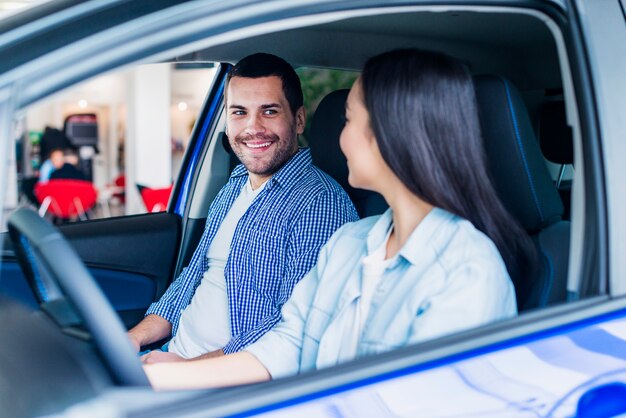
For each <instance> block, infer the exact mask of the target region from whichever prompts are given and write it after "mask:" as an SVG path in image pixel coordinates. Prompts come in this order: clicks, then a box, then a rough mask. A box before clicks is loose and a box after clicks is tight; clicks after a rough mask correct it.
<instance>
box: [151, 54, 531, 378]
mask: <svg viewBox="0 0 626 418" xmlns="http://www.w3.org/2000/svg"><path fill="white" fill-rule="evenodd" d="M340 145H341V149H342V151H343V153H344V154H345V155H346V157H347V161H348V168H349V182H350V184H351V185H352V186H354V187H360V188H363V189H368V190H374V191H377V192H379V193H381V194H382V195H383V197H384V198H385V200H386V201H387V203H388V204H389V209H388V210H387V211H386V212H385V213H384V214H383V215H381V216H375V217H370V218H366V219H363V220H361V221H358V222H355V223H349V224H346V225H344V226H343V227H342V228H340V229H339V230H338V231H337V232H336V233H335V234H334V235H333V236H332V237H331V239H330V240H329V241H328V243H327V244H326V245H325V246H324V247H323V249H322V250H321V252H320V255H319V259H318V262H317V265H316V266H315V268H313V269H312V270H311V272H310V273H309V274H308V275H307V276H306V277H305V278H304V279H303V280H302V281H301V282H300V283H299V284H298V285H297V286H296V288H295V290H294V292H293V295H292V297H291V299H290V300H289V301H288V302H287V303H286V304H285V305H284V307H283V310H282V320H281V322H280V323H278V324H277V325H276V327H274V328H273V329H272V330H270V331H269V332H268V333H266V334H265V335H264V336H263V337H262V338H261V339H259V340H258V341H257V342H256V343H254V344H252V345H250V346H248V347H246V348H245V349H244V350H243V351H241V352H238V353H234V354H231V355H228V356H224V357H220V358H213V359H202V360H197V361H191V362H186V363H160V364H145V365H144V370H145V372H146V374H147V376H148V378H149V379H150V382H151V384H152V386H153V387H154V388H156V389H175V388H201V387H215V386H227V385H234V384H243V383H251V382H258V381H264V380H269V379H272V378H278V377H283V376H290V375H294V374H296V373H300V372H303V371H307V370H314V369H320V368H324V367H329V366H333V365H336V364H339V363H342V362H345V361H349V360H351V359H354V358H357V357H363V356H367V355H372V354H375V353H381V352H384V351H387V350H391V349H394V348H398V347H402V346H406V345H409V344H414V343H417V342H421V341H425V340H428V339H432V338H436V337H440V336H444V335H446V334H450V333H452V332H457V331H461V330H464V329H468V328H471V327H476V326H479V325H483V324H487V323H490V322H493V321H498V320H502V319H505V318H510V317H512V316H514V315H516V313H517V309H516V302H515V291H514V288H513V284H512V281H511V278H510V275H514V276H517V275H522V276H527V275H531V274H532V273H533V272H534V266H535V260H536V254H535V250H534V246H533V244H532V242H531V241H530V238H529V237H528V236H527V235H526V233H525V232H524V231H523V230H522V228H521V227H520V226H519V225H518V224H517V223H516V221H515V220H514V219H513V217H512V216H511V215H510V214H509V213H508V212H507V211H506V210H505V208H504V206H503V205H502V203H501V202H500V201H499V199H498V197H497V196H496V192H495V190H494V188H493V186H492V184H491V182H490V180H489V175H488V173H487V171H486V163H485V159H484V155H483V151H482V141H481V135H480V127H479V121H478V113H477V107H476V99H475V94H474V89H473V85H472V78H471V76H470V74H469V72H468V71H467V69H466V68H465V67H464V66H463V65H462V64H461V63H460V62H459V61H457V60H455V59H453V58H450V57H448V56H445V55H443V54H440V53H434V52H425V51H419V50H398V51H392V52H388V53H384V54H382V55H379V56H376V57H374V58H372V59H370V60H369V61H368V62H367V63H366V64H365V68H364V70H363V73H362V75H361V76H360V78H359V79H357V81H356V82H355V83H354V85H353V87H352V89H351V91H350V94H349V96H348V100H347V104H346V125H345V127H344V129H343V132H342V134H341V139H340Z"/></svg>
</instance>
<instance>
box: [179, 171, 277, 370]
mask: <svg viewBox="0 0 626 418" xmlns="http://www.w3.org/2000/svg"><path fill="white" fill-rule="evenodd" d="M264 187H265V183H263V184H262V185H261V186H260V187H259V188H257V189H256V190H252V187H251V185H250V182H249V181H248V182H246V184H245V186H244V187H242V189H241V192H240V193H239V196H238V197H237V199H236V200H235V202H233V205H232V207H231V208H230V210H229V211H228V213H227V214H226V216H225V217H224V220H223V221H222V224H221V225H220V227H219V229H218V230H217V232H216V234H215V238H213V241H212V242H211V245H210V247H209V249H208V251H207V260H208V264H209V268H208V270H207V271H206V272H204V276H203V277H202V281H201V282H200V285H199V286H198V288H197V289H196V293H195V294H194V296H193V299H191V303H190V304H189V306H187V308H186V309H185V310H184V311H183V313H182V314H181V318H180V325H179V327H178V333H177V334H176V336H175V337H174V338H172V340H171V341H170V344H169V346H168V350H169V351H170V352H173V353H176V354H178V355H179V356H181V357H183V358H194V357H198V356H200V355H202V354H205V353H208V352H211V351H215V350H219V349H220V348H222V347H224V345H226V343H228V341H229V340H230V338H231V332H230V315H229V313H228V294H227V293H226V279H225V277H224V267H225V266H226V260H228V254H229V252H230V244H231V242H232V240H233V236H234V235H235V229H236V228H237V224H238V223H239V220H240V219H241V217H242V216H243V215H244V213H246V211H247V210H248V208H249V207H250V205H251V204H252V202H253V201H254V198H255V197H256V196H258V194H259V193H260V192H261V190H263V188H264Z"/></svg>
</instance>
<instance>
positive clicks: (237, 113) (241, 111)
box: [233, 110, 246, 116]
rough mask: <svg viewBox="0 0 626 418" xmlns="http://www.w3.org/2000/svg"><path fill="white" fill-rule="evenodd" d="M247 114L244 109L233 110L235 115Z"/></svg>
mask: <svg viewBox="0 0 626 418" xmlns="http://www.w3.org/2000/svg"><path fill="white" fill-rule="evenodd" d="M245 114H246V112H244V111H243V110H235V111H233V115H235V116H243V115H245Z"/></svg>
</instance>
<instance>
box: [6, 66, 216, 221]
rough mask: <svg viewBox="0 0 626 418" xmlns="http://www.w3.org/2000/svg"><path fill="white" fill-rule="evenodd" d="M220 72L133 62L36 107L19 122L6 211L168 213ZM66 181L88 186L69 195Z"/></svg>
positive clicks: (62, 216) (58, 217) (69, 215)
mask: <svg viewBox="0 0 626 418" xmlns="http://www.w3.org/2000/svg"><path fill="white" fill-rule="evenodd" d="M214 73H215V68H214V65H213V64H205V63H202V64H191V65H186V64H175V65H174V64H150V65H141V66H135V67H132V68H130V69H126V70H122V71H117V72H113V73H110V74H106V75H103V76H100V77H97V78H94V79H91V80H89V81H86V82H84V83H81V84H78V85H76V86H73V87H71V88H69V89H67V90H65V91H63V92H61V93H59V94H56V95H54V96H53V97H50V98H46V99H44V100H41V101H40V102H38V103H36V104H34V105H32V106H29V107H28V108H27V109H26V110H25V111H24V112H22V113H21V114H20V117H19V118H18V119H17V120H16V121H15V131H14V132H15V135H14V136H15V143H14V145H15V146H14V149H13V151H14V157H15V158H14V161H15V164H14V165H13V166H12V167H10V168H9V171H10V175H9V187H8V192H9V193H8V194H7V196H6V201H5V205H4V207H5V212H9V213H10V212H11V211H12V209H14V208H16V207H18V206H24V205H28V206H33V207H35V208H36V209H37V210H38V211H39V213H40V214H41V215H42V216H45V217H47V218H49V219H51V220H53V221H55V222H57V223H68V222H76V221H80V220H85V219H99V218H106V217H112V216H123V215H131V214H138V213H145V212H159V211H164V210H165V209H166V205H167V202H168V198H169V195H170V193H171V190H172V184H173V182H174V181H175V180H176V178H177V176H178V175H179V171H180V166H181V162H182V158H183V154H184V152H185V150H186V148H187V145H188V143H189V136H190V133H191V131H192V129H193V126H194V124H195V122H196V118H197V116H198V114H199V112H200V109H201V107H202V103H203V100H204V97H205V96H206V92H207V90H208V88H209V86H210V85H211V82H212V79H213V76H214ZM50 157H52V158H50ZM57 157H58V158H57ZM55 158H57V160H55ZM51 162H52V164H51ZM55 164H56V165H55ZM59 179H60V180H84V181H87V182H88V183H87V184H86V185H85V187H83V188H80V187H82V186H76V188H75V189H72V191H69V189H68V187H69V186H68V185H67V184H64V185H62V187H60V188H59V187H56V186H55V184H56V183H57V182H52V183H51V182H50V181H49V180H59ZM92 186H93V187H92ZM71 187H74V186H71ZM68 199H69V200H68ZM74 202H76V203H78V206H79V207H76V206H77V205H76V204H74ZM66 206H67V207H66ZM70 206H71V207H70ZM80 206H82V208H81V207H80ZM5 219H6V218H5ZM3 230H6V226H3Z"/></svg>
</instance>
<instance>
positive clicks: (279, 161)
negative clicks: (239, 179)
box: [231, 128, 298, 176]
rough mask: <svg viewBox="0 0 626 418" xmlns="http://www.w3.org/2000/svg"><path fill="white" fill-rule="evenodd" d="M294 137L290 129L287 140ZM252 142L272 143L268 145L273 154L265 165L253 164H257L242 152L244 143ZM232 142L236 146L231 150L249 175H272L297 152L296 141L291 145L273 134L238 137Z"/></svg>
mask: <svg viewBox="0 0 626 418" xmlns="http://www.w3.org/2000/svg"><path fill="white" fill-rule="evenodd" d="M295 137H296V132H295V128H294V129H291V131H290V132H289V138H295ZM253 140H257V141H258V140H261V141H263V140H265V141H271V142H272V145H270V147H274V150H273V152H274V154H273V155H272V158H271V159H270V160H269V161H268V162H267V163H265V164H263V165H259V164H255V162H257V163H258V161H255V159H254V157H250V156H249V155H246V153H245V152H242V150H241V148H243V147H245V146H246V145H244V143H245V142H248V141H253ZM234 142H235V144H237V145H238V146H237V147H231V148H233V151H234V152H235V155H236V156H237V158H238V159H239V161H241V163H242V164H243V165H244V166H245V167H246V169H247V170H248V171H249V172H250V173H253V174H257V175H261V176H267V175H270V174H274V173H275V172H277V171H278V170H280V168H281V167H282V166H283V165H285V163H286V162H287V161H289V160H290V159H291V157H292V156H293V155H294V154H295V153H296V152H297V150H298V147H297V141H296V143H295V144H293V143H292V142H291V141H288V140H286V139H281V138H280V137H279V136H278V135H275V134H272V135H264V134H256V135H239V136H237V137H235V139H234Z"/></svg>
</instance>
